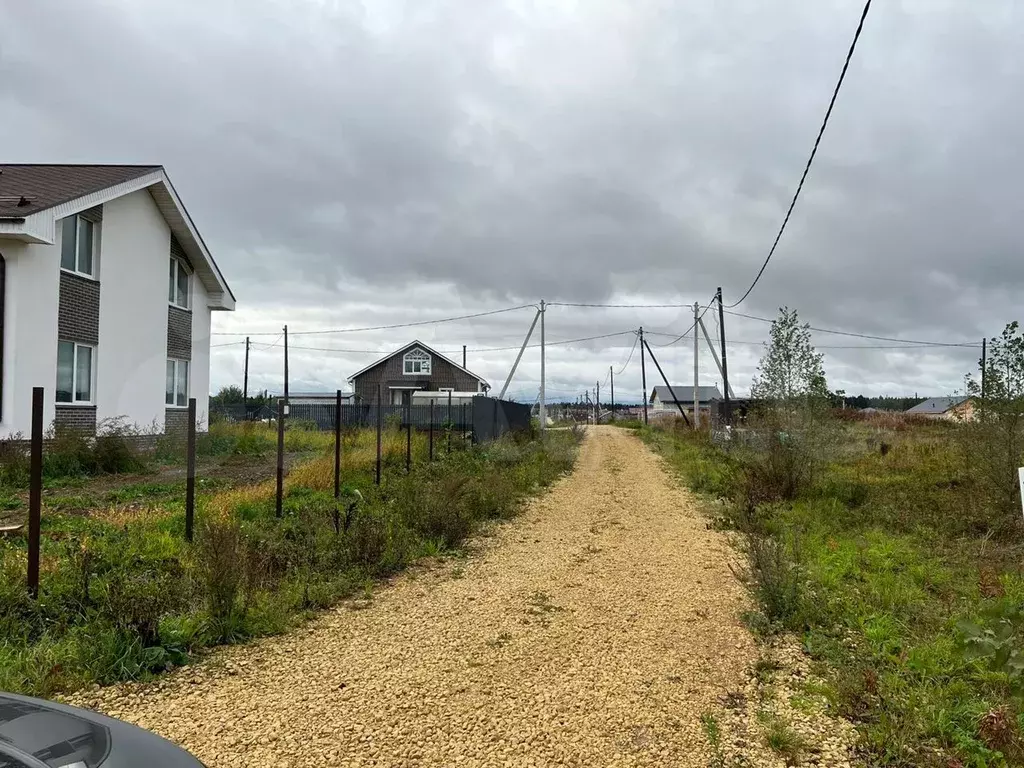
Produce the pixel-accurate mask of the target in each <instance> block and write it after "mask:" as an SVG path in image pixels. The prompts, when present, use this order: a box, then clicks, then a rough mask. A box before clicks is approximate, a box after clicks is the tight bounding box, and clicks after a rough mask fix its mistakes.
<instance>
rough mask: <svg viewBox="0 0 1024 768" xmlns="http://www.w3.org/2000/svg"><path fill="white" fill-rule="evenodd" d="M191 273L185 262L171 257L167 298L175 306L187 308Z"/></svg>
mask: <svg viewBox="0 0 1024 768" xmlns="http://www.w3.org/2000/svg"><path fill="white" fill-rule="evenodd" d="M190 278H191V275H190V273H189V269H188V267H187V266H185V262H183V261H182V260H181V259H176V258H174V257H173V256H172V257H171V271H170V274H169V276H168V280H167V300H168V301H169V302H170V303H171V304H173V305H174V306H176V307H181V308H182V309H188V298H189V297H188V289H189V284H188V283H189V280H190Z"/></svg>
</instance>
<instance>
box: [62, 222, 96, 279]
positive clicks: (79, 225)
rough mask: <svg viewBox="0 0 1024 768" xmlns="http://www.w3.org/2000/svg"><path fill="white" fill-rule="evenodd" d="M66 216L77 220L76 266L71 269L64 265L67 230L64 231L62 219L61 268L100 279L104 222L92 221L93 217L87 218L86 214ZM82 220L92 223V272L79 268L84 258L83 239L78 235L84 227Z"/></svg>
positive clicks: (71, 272) (82, 275) (74, 273)
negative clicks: (101, 232) (101, 230)
mask: <svg viewBox="0 0 1024 768" xmlns="http://www.w3.org/2000/svg"><path fill="white" fill-rule="evenodd" d="M65 218H73V219H74V220H75V268H74V269H70V268H69V267H65V266H64V234H65V231H64V224H63V221H64V220H65V219H61V222H62V223H61V244H60V260H61V264H60V269H61V271H62V272H67V273H69V274H72V275H78V276H79V277H87V278H89V279H90V280H98V279H99V271H100V227H101V226H102V222H99V221H92V220H91V219H87V218H85V217H84V216H78V215H75V216H68V217H65ZM82 222H87V223H89V224H91V225H92V272H83V271H82V270H80V269H79V268H78V267H79V264H80V263H81V259H82V250H81V249H82V241H81V238H79V236H78V235H79V232H80V230H81V228H82Z"/></svg>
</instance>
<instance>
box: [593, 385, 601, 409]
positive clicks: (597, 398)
mask: <svg viewBox="0 0 1024 768" xmlns="http://www.w3.org/2000/svg"><path fill="white" fill-rule="evenodd" d="M594 383H595V384H596V385H597V386H596V387H594V405H595V406H597V407H598V408H600V407H601V382H600V381H595V382H594Z"/></svg>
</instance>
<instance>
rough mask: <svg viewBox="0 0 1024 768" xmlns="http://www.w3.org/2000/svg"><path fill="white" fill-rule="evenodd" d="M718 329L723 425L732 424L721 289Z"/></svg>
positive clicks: (719, 291)
mask: <svg viewBox="0 0 1024 768" xmlns="http://www.w3.org/2000/svg"><path fill="white" fill-rule="evenodd" d="M718 328H719V332H720V334H721V339H722V385H723V386H722V389H723V390H725V391H724V392H723V393H722V395H723V396H724V397H725V423H726V425H729V424H732V400H731V399H730V394H729V361H728V359H727V358H726V356H725V307H723V306H722V288H721V286H719V288H718Z"/></svg>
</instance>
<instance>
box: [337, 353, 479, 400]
mask: <svg viewBox="0 0 1024 768" xmlns="http://www.w3.org/2000/svg"><path fill="white" fill-rule="evenodd" d="M411 349H423V351H424V352H426V353H427V354H428V355H430V358H431V360H430V373H429V374H426V375H423V374H416V375H409V376H407V375H405V373H404V362H403V359H402V358H403V357H404V356H405V353H406V352H409V351H410V350H411ZM478 381H479V379H477V377H476V376H474V375H473V374H471V373H469V372H468V371H466V370H465V369H463V368H460V367H459V366H457V365H452V364H451V363H449V362H448V361H447V360H445V359H444V358H442V357H441V356H440V355H437V354H434V353H433V352H431V351H430V350H429V349H424V348H422V347H410V348H409V349H403V350H401V351H400V352H396V353H395V354H393V355H392V356H391V357H387V358H385V359H383V360H381V361H380V362H379V363H377V364H376V365H375V366H373V367H372V368H370V369H369V370H367V371H364V372H363V373H361V374H359V375H358V376H356V377H354V378H353V379H352V388H353V390H354V391H355V395H356V399H357V400H358V401H359V402H361V403H376V402H377V387H378V385H380V386H381V388H382V389H383V393H384V402H385V403H389V402H391V399H390V396H391V394H390V390H389V387H391V386H394V387H417V388H418V389H421V390H424V391H428V392H433V391H437V390H439V389H442V388H449V387H450V388H452V389H454V390H455V391H456V392H476V391H477V383H478Z"/></svg>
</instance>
